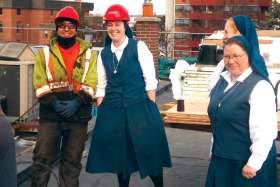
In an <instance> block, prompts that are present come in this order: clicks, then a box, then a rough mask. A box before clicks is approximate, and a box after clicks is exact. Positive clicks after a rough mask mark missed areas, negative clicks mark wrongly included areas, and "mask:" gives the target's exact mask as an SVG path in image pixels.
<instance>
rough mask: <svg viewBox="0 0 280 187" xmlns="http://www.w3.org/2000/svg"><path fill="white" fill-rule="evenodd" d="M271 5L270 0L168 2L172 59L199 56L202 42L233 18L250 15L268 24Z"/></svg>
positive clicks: (167, 19)
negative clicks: (229, 18) (199, 46)
mask: <svg viewBox="0 0 280 187" xmlns="http://www.w3.org/2000/svg"><path fill="white" fill-rule="evenodd" d="M271 4H272V1H271V0H167V1H166V5H167V6H166V7H169V8H167V12H166V27H165V29H166V31H169V32H171V33H172V36H169V40H170V42H169V43H170V44H171V45H172V49H173V51H172V53H173V54H172V56H173V57H174V58H181V57H186V56H192V55H197V53H198V45H199V43H200V41H201V38H203V37H205V35H208V34H210V33H212V32H213V31H215V30H222V29H223V27H224V23H225V20H226V19H227V18H228V17H230V16H234V15H247V16H250V17H251V18H252V19H253V20H254V21H255V22H260V21H262V20H265V19H266V17H267V11H268V9H269V7H271ZM169 48H170V47H169Z"/></svg>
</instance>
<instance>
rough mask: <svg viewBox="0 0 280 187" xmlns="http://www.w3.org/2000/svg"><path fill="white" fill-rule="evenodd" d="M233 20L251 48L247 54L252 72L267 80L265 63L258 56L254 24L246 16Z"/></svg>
mask: <svg viewBox="0 0 280 187" xmlns="http://www.w3.org/2000/svg"><path fill="white" fill-rule="evenodd" d="M233 20H234V23H235V25H236V27H237V29H238V31H239V32H240V33H241V34H242V36H244V37H245V38H246V40H247V42H248V43H249V44H250V46H251V47H250V53H248V54H249V56H250V60H251V67H252V69H253V71H255V72H256V73H258V74H259V75H261V76H262V77H264V78H265V79H266V80H268V72H267V69H266V65H265V61H264V59H263V57H262V56H261V55H260V49H259V41H258V36H257V32H256V28H255V25H254V23H253V22H252V20H251V19H250V18H249V17H248V16H243V15H240V16H234V17H233ZM242 40H243V39H242ZM242 43H243V42H242Z"/></svg>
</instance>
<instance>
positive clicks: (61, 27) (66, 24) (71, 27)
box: [58, 23, 76, 29]
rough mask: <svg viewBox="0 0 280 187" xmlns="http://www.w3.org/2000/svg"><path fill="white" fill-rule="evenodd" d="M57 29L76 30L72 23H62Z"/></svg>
mask: <svg viewBox="0 0 280 187" xmlns="http://www.w3.org/2000/svg"><path fill="white" fill-rule="evenodd" d="M58 28H59V29H66V28H68V29H76V25H75V24H72V23H63V24H61V25H58Z"/></svg>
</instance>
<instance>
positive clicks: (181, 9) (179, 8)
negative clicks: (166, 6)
mask: <svg viewBox="0 0 280 187" xmlns="http://www.w3.org/2000/svg"><path fill="white" fill-rule="evenodd" d="M175 9H176V12H190V11H192V7H191V6H189V5H176V7H175Z"/></svg>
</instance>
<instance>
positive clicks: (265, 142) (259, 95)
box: [221, 67, 278, 170]
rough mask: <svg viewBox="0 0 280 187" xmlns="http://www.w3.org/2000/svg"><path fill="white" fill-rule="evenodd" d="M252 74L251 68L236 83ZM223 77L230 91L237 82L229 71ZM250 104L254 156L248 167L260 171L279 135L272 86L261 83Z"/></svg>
mask: <svg viewBox="0 0 280 187" xmlns="http://www.w3.org/2000/svg"><path fill="white" fill-rule="evenodd" d="M251 73H252V69H251V68H250V67H249V68H248V69H247V70H246V71H245V72H243V73H242V74H241V75H240V76H239V77H238V78H237V79H236V81H239V82H243V81H244V80H245V79H246V78H247V77H248V76H249V75H250V74H251ZM221 76H223V77H224V79H225V80H226V81H227V82H228V86H227V87H226V89H225V90H228V89H229V88H230V87H232V86H233V85H234V84H235V82H236V81H234V82H232V81H231V79H230V74H229V72H228V71H225V72H223V73H221ZM249 103H250V117H249V132H250V139H251V141H252V145H251V147H250V150H251V153H252V154H251V156H250V158H249V160H248V162H247V165H249V166H250V167H252V168H254V169H256V170H259V169H260V168H261V167H262V164H263V163H264V161H265V160H266V158H267V156H268V153H269V151H270V149H271V146H272V143H273V140H274V139H276V138H277V133H278V129H277V112H276V104H275V93H274V90H273V88H272V86H271V85H270V84H269V83H268V82H267V81H265V80H261V81H259V82H258V83H257V84H256V86H255V87H254V88H253V90H252V93H251V95H250V99H249Z"/></svg>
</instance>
